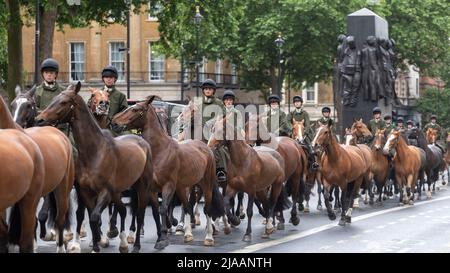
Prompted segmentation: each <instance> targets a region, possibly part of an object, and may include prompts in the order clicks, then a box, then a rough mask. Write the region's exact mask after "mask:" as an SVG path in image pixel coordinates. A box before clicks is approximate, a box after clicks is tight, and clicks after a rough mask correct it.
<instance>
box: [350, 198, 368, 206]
mask: <svg viewBox="0 0 450 273" xmlns="http://www.w3.org/2000/svg"><path fill="white" fill-rule="evenodd" d="M367 204H369V200H367V199H365V200H364V205H367ZM353 207H355V206H354V205H353Z"/></svg>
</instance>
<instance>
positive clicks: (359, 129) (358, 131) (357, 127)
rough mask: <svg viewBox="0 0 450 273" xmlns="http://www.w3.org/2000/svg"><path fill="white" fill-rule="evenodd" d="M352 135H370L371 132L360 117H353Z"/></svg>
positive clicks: (358, 136)
mask: <svg viewBox="0 0 450 273" xmlns="http://www.w3.org/2000/svg"><path fill="white" fill-rule="evenodd" d="M351 130H352V135H355V136H356V138H360V137H371V136H372V133H371V132H370V131H369V129H368V128H367V126H366V124H364V122H363V120H362V118H361V119H359V120H358V119H353V124H352V129H351Z"/></svg>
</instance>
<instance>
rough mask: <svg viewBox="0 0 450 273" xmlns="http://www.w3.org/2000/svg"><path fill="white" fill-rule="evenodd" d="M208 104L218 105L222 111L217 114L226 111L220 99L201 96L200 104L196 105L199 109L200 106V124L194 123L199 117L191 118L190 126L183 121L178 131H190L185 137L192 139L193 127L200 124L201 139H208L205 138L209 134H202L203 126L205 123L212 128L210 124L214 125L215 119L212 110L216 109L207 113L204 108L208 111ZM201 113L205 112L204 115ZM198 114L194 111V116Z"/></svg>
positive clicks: (193, 135)
mask: <svg viewBox="0 0 450 273" xmlns="http://www.w3.org/2000/svg"><path fill="white" fill-rule="evenodd" d="M210 106H218V107H219V108H220V109H221V110H222V113H219V115H224V114H225V113H226V110H225V105H224V104H223V102H222V101H221V100H220V99H218V98H216V97H211V98H208V99H207V98H205V97H203V100H202V104H201V106H200V105H197V107H199V109H200V107H201V109H202V113H201V124H194V123H195V122H197V123H198V122H199V121H200V119H198V120H197V119H193V120H191V123H190V128H188V126H189V123H188V122H185V123H183V124H182V125H181V126H180V129H179V133H181V132H188V131H190V136H189V135H186V139H194V137H195V134H194V131H195V128H196V127H198V126H200V128H201V130H202V133H201V135H202V140H203V141H207V140H208V139H207V138H208V137H209V136H204V135H203V128H204V127H205V125H206V126H207V127H209V128H212V126H213V125H214V122H215V120H216V116H215V113H213V112H214V110H216V109H212V112H211V115H208V114H207V112H205V110H206V111H208V107H210ZM203 113H205V115H203ZM198 114H200V113H196V114H194V116H195V115H198ZM193 118H194V117H193Z"/></svg>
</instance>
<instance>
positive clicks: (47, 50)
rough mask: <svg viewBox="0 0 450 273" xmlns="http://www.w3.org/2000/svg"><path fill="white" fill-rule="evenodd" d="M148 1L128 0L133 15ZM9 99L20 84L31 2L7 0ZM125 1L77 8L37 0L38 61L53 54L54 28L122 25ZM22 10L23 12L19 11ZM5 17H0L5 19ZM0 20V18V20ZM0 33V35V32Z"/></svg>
mask: <svg viewBox="0 0 450 273" xmlns="http://www.w3.org/2000/svg"><path fill="white" fill-rule="evenodd" d="M146 3H148V0H131V4H132V7H133V12H135V13H138V12H139V10H140V8H141V6H142V5H143V4H146ZM6 4H7V8H8V11H9V13H8V79H7V85H8V96H9V97H10V98H13V97H14V96H15V93H14V88H15V86H16V85H17V84H19V85H21V84H22V78H23V60H22V26H23V20H28V21H31V20H33V19H34V18H35V17H36V8H35V1H34V0H20V1H16V0H8V1H6ZM127 9H128V5H127V3H126V1H125V0H124V1H109V0H97V1H85V0H82V1H80V5H73V6H69V5H68V3H67V1H58V0H41V1H40V39H39V52H40V54H39V61H40V62H42V61H43V60H44V59H46V58H49V57H51V56H52V54H53V35H54V30H55V26H58V28H59V29H60V30H62V29H63V26H64V25H69V26H71V27H88V26H89V24H90V23H91V22H92V21H96V22H98V23H99V24H101V25H106V24H111V23H121V24H123V23H124V22H125V20H126V17H125V15H126V13H125V11H126V10H127ZM21 11H22V12H21ZM4 15H5V14H2V16H4ZM0 19H1V17H0ZM0 34H1V33H0Z"/></svg>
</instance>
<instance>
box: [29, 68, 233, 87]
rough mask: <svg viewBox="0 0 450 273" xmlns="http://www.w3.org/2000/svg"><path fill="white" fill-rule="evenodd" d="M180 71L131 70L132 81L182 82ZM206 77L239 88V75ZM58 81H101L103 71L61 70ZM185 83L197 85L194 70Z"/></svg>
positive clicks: (204, 76)
mask: <svg viewBox="0 0 450 273" xmlns="http://www.w3.org/2000/svg"><path fill="white" fill-rule="evenodd" d="M181 79H182V78H181V72H180V71H160V72H151V71H141V72H130V82H131V83H132V84H133V83H134V84H136V83H138V84H150V85H151V84H155V85H157V84H181V82H182V81H181ZM205 79H213V80H214V81H216V83H217V85H218V87H219V88H232V89H235V88H238V86H239V81H238V76H236V75H231V74H216V73H199V83H200V84H201V83H202V82H203V81H204V80H205ZM33 80H34V73H33V72H30V73H26V74H25V79H24V83H25V84H26V85H32V84H33ZM58 81H60V82H62V83H69V82H76V81H82V82H86V83H101V82H102V78H101V72H59V73H58ZM126 82H127V80H126V73H125V72H119V78H118V83H123V84H126ZM183 83H184V85H185V86H188V87H196V84H197V80H196V78H195V73H194V72H185V73H184V79H183Z"/></svg>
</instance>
